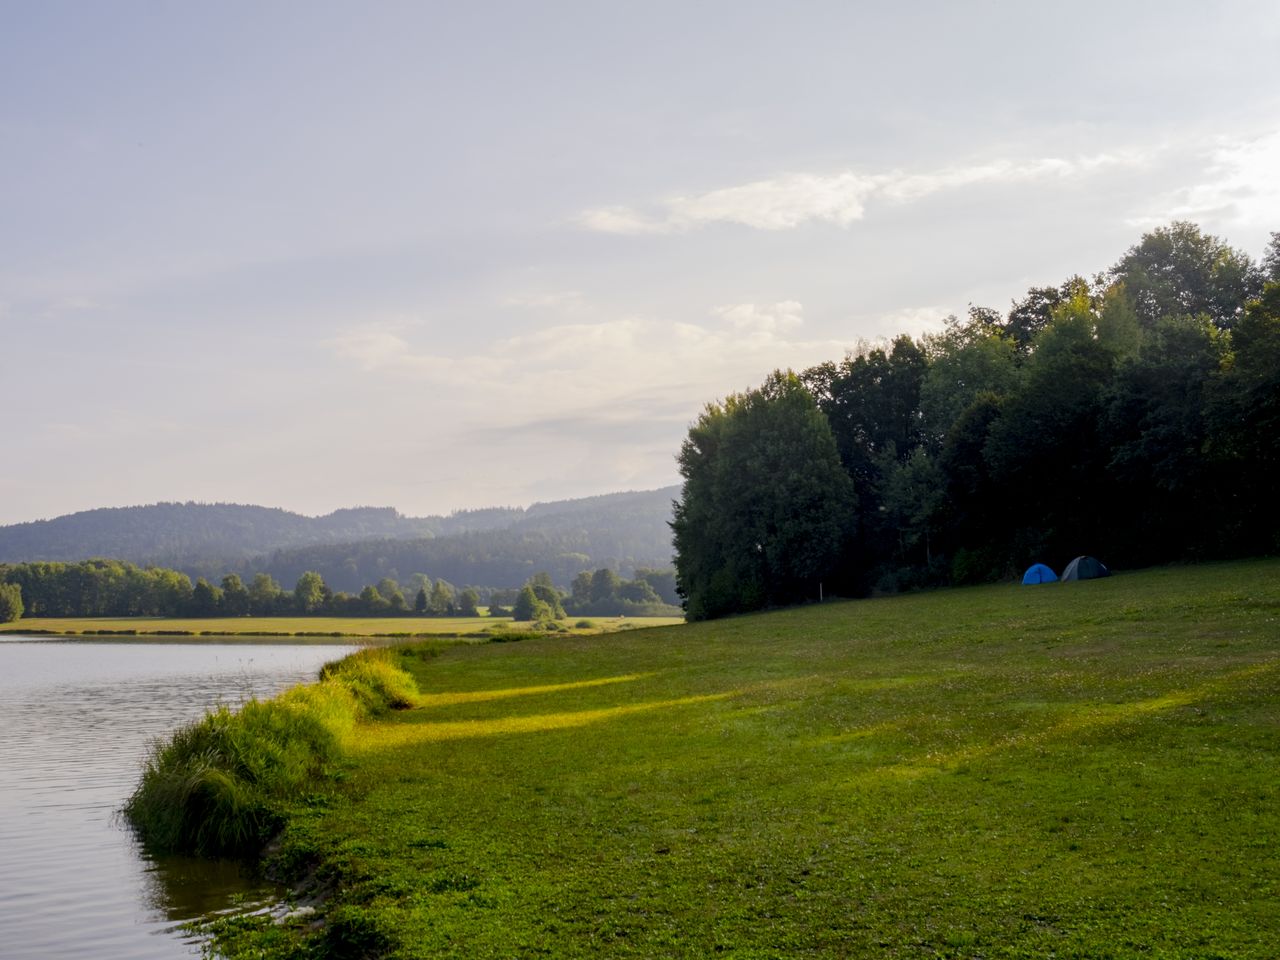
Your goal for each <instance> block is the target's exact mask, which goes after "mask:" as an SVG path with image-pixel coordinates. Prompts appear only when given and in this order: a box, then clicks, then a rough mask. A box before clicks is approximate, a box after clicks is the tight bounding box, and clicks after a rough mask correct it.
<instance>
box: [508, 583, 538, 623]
mask: <svg viewBox="0 0 1280 960" xmlns="http://www.w3.org/2000/svg"><path fill="white" fill-rule="evenodd" d="M538 603H539V600H538V596H537V594H535V593H534V592H533V587H531V586H530V585H529V584H527V583H526V584H525V585H524V586H523V587H521V588H520V593H519V595H517V597H516V602H515V606H513V607H512V608H511V618H512V619H513V620H521V621H523V620H533V619H535V617H536V614H537V609H538ZM543 606H545V604H544V605H543Z"/></svg>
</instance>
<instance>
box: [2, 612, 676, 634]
mask: <svg viewBox="0 0 1280 960" xmlns="http://www.w3.org/2000/svg"><path fill="white" fill-rule="evenodd" d="M681 622H682V621H681V620H680V619H679V618H676V617H587V618H585V619H579V618H576V617H570V618H569V619H566V620H564V621H561V623H562V626H563V627H564V628H565V630H566V631H567V632H570V633H579V634H595V633H602V632H611V631H615V630H623V629H633V628H636V627H658V626H669V625H671V624H674V623H681ZM579 623H589V624H590V626H577V624H579ZM528 627H529V625H528V624H527V623H523V624H522V623H516V622H515V621H513V620H512V619H511V618H510V617H200V618H190V619H165V618H161V617H96V618H94V617H31V618H29V619H25V620H19V621H16V622H14V623H6V624H3V625H0V633H37V634H55V635H58V636H85V635H91V636H92V635H106V636H110V635H125V636H135V635H136V636H218V637H241V636H243V637H272V636H303V637H305V636H308V635H310V636H342V637H414V636H431V635H439V634H446V635H450V636H461V635H467V634H475V633H494V632H499V631H502V630H527V629H528Z"/></svg>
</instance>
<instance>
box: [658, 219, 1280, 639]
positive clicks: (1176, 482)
mask: <svg viewBox="0 0 1280 960" xmlns="http://www.w3.org/2000/svg"><path fill="white" fill-rule="evenodd" d="M680 468H681V474H682V476H683V477H684V485H683V487H682V490H681V498H680V502H679V503H678V504H677V506H676V511H675V520H674V523H673V528H674V531H675V544H676V567H677V572H678V580H679V586H680V591H681V594H682V595H683V596H684V597H685V598H686V603H687V612H688V615H689V616H690V618H691V619H702V618H709V617H716V616H721V615H724V614H727V613H733V612H738V611H743V610H753V609H759V608H762V607H768V606H775V605H781V604H787V603H796V602H801V601H804V600H808V599H817V598H818V597H819V595H820V593H823V592H825V593H828V594H832V593H840V594H845V595H858V594H865V593H867V592H871V591H885V592H887V591H895V590H901V589H907V588H913V587H920V586H929V585H941V584H948V583H973V582H979V581H984V580H992V579H998V578H1002V577H1009V576H1012V575H1014V574H1015V573H1016V572H1018V571H1020V570H1021V569H1022V568H1023V567H1025V566H1026V565H1027V564H1029V563H1031V562H1033V561H1043V562H1046V563H1048V564H1050V565H1051V566H1053V567H1055V568H1056V569H1061V568H1062V566H1063V565H1064V564H1065V563H1066V562H1067V561H1068V560H1069V559H1070V558H1071V557H1073V556H1075V555H1077V554H1083V553H1088V554H1094V555H1097V556H1100V557H1103V558H1104V559H1105V560H1106V561H1107V562H1108V563H1111V564H1113V565H1119V566H1130V567H1132V566H1141V565H1149V564H1154V563H1162V562H1168V561H1175V560H1195V559H1207V558H1215V557H1231V556H1245V555H1253V554H1259V553H1265V552H1269V551H1274V550H1275V549H1276V548H1277V546H1280V505H1278V503H1277V497H1276V489H1277V488H1276V479H1275V478H1276V477H1277V476H1280V234H1272V239H1271V243H1270V245H1269V246H1268V248H1267V250H1266V252H1265V254H1264V257H1263V259H1262V261H1261V262H1260V263H1257V262H1255V261H1254V260H1253V259H1252V258H1251V257H1250V256H1249V255H1248V254H1246V253H1244V252H1242V251H1240V250H1237V249H1234V248H1232V247H1230V246H1229V245H1228V244H1227V243H1225V242H1224V241H1223V240H1221V239H1219V238H1217V237H1214V236H1210V235H1207V234H1205V233H1203V232H1202V231H1201V230H1200V229H1199V228H1198V227H1197V226H1196V225H1194V224H1191V223H1185V222H1178V223H1173V224H1171V225H1170V226H1168V227H1165V228H1161V229H1157V230H1155V231H1153V232H1151V233H1148V234H1146V235H1144V236H1143V237H1142V238H1141V239H1140V241H1139V242H1138V243H1136V244H1135V245H1134V246H1133V247H1131V248H1130V249H1129V250H1128V251H1127V252H1126V253H1125V254H1124V255H1123V256H1122V257H1121V258H1120V260H1119V261H1118V262H1117V263H1116V264H1115V265H1114V266H1113V267H1112V268H1111V269H1110V270H1108V271H1106V272H1105V273H1103V274H1100V275H1098V276H1096V277H1093V278H1090V279H1085V278H1083V277H1079V276H1073V277H1070V278H1069V279H1067V280H1066V281H1064V282H1062V283H1060V284H1058V285H1056V286H1046V287H1036V288H1032V289H1031V290H1029V291H1027V295H1026V296H1025V297H1024V298H1023V299H1021V300H1019V301H1016V302H1014V303H1013V304H1012V305H1011V307H1010V309H1009V310H1008V311H1004V312H1002V311H999V310H995V309H990V308H985V307H979V306H971V307H970V308H969V310H968V312H967V315H965V316H964V317H952V318H950V320H949V321H948V323H947V325H946V329H945V330H943V331H942V332H940V333H937V334H933V335H927V336H924V337H920V338H912V337H910V336H905V335H904V336H900V337H898V338H896V339H895V340H893V341H892V342H891V343H888V344H885V345H883V346H880V347H876V348H874V349H867V350H864V351H862V352H860V353H858V354H856V355H849V356H846V357H845V358H844V359H843V360H840V361H832V362H828V363H824V364H821V365H819V366H817V367H814V368H811V369H809V370H805V371H802V372H800V373H792V372H785V373H784V372H777V373H775V374H774V375H772V376H771V377H770V378H769V379H768V380H767V382H766V383H765V384H764V385H763V386H761V387H760V388H758V389H756V390H751V391H748V392H747V393H743V394H735V395H733V396H730V397H728V398H726V399H725V400H723V401H721V402H719V403H713V404H710V405H709V406H708V407H707V408H706V410H705V411H704V412H703V414H702V415H701V417H700V418H699V419H698V421H697V422H696V423H695V424H694V425H693V426H692V427H691V429H690V431H689V436H688V438H687V439H686V441H685V443H684V445H683V447H682V449H681V453H680Z"/></svg>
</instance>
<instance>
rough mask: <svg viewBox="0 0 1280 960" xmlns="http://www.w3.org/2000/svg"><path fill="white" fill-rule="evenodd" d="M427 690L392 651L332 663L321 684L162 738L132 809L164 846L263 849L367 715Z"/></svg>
mask: <svg viewBox="0 0 1280 960" xmlns="http://www.w3.org/2000/svg"><path fill="white" fill-rule="evenodd" d="M418 696H419V695H418V689H417V685H416V683H414V681H413V679H412V678H411V677H410V676H409V675H408V674H407V673H405V672H404V671H403V670H401V669H400V668H399V667H397V666H396V665H395V664H394V662H393V660H392V655H391V653H390V652H389V651H386V650H362V651H360V652H358V653H356V654H353V655H352V656H350V657H347V658H345V659H344V660H340V661H338V662H336V663H332V664H328V665H327V666H326V667H325V668H324V669H323V670H322V671H321V676H320V681H319V682H318V683H315V684H310V685H307V686H302V687H295V688H293V689H291V690H288V691H286V692H285V693H283V694H281V695H280V696H279V697H277V698H275V699H272V700H250V701H249V702H248V703H246V704H245V705H244V706H243V707H241V708H240V709H239V710H231V709H230V708H228V707H225V706H223V707H218V708H217V709H215V710H212V711H210V712H209V713H208V714H206V715H205V716H204V717H203V718H202V719H200V720H198V721H196V722H194V723H192V724H189V725H188V726H186V727H183V728H181V729H180V730H178V731H177V732H176V733H175V734H174V735H173V736H172V738H171V739H170V740H168V741H167V742H164V741H160V742H158V743H157V744H156V745H155V747H154V748H153V750H152V753H151V756H150V757H149V758H148V760H147V763H146V766H145V767H144V769H143V773H142V779H141V781H140V782H139V784H138V787H137V789H136V790H135V791H134V793H133V795H132V796H131V797H130V798H129V800H128V802H127V803H126V805H125V808H124V815H125V818H126V820H128V822H129V823H130V824H132V826H133V827H134V829H135V830H136V831H137V832H138V835H139V836H140V837H141V838H142V840H143V842H144V843H145V844H146V845H147V846H148V847H149V848H150V849H153V850H156V851H164V852H181V853H195V854H201V855H205V856H227V855H231V856H245V855H251V854H254V853H256V852H257V851H259V850H260V849H261V848H262V847H263V845H264V844H265V843H266V842H267V841H268V840H269V839H270V838H271V837H272V835H273V834H275V833H276V831H277V830H278V829H279V827H280V825H281V823H282V822H283V816H284V810H285V808H286V807H287V806H289V805H290V804H291V803H296V802H297V801H298V800H299V798H301V797H306V796H308V795H311V794H313V793H314V792H315V791H314V788H315V787H316V786H318V785H320V784H322V783H323V782H324V781H326V780H329V779H332V777H333V775H334V771H335V768H336V766H337V764H338V762H339V761H340V760H341V758H342V755H343V749H344V745H345V744H346V743H347V742H348V741H349V739H350V737H351V734H352V732H353V731H354V729H355V726H356V724H357V723H358V722H359V721H361V720H365V719H370V718H376V717H381V716H384V715H386V714H387V713H388V712H390V711H391V710H395V709H402V708H405V707H409V706H413V705H414V704H416V703H417V702H418Z"/></svg>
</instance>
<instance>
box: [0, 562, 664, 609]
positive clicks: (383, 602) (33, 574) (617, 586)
mask: <svg viewBox="0 0 1280 960" xmlns="http://www.w3.org/2000/svg"><path fill="white" fill-rule="evenodd" d="M678 599H679V598H678V597H677V596H676V592H675V571H673V570H653V569H644V568H641V569H639V570H637V571H636V575H635V579H633V580H624V579H622V578H621V577H619V576H618V574H617V573H616V572H615V571H613V570H611V569H608V568H600V569H598V570H596V571H595V572H594V573H592V572H590V571H587V570H582V571H579V573H578V575H577V576H576V577H574V578H573V583H572V585H571V588H570V590H569V591H568V592H566V591H562V590H560V589H559V588H557V587H556V586H555V584H554V583H553V581H552V579H551V576H550V575H549V574H548V573H547V572H546V571H538V572H537V573H535V574H533V575H532V576H530V577H529V578H528V579H527V580H526V581H525V583H524V585H523V587H522V588H518V589H511V588H507V589H492V588H476V587H471V586H467V587H462V588H461V589H459V588H458V587H455V586H454V585H453V584H452V583H450V582H448V581H447V580H444V579H443V578H437V579H435V580H433V579H432V578H431V577H429V576H427V575H426V574H422V573H415V574H413V575H411V576H410V577H408V578H407V579H406V580H405V582H404V583H400V582H399V581H397V580H395V579H393V578H391V577H383V578H382V579H380V580H379V581H378V582H377V583H370V584H366V585H365V586H364V587H363V588H362V589H359V590H358V591H357V592H354V593H348V592H345V591H341V590H337V591H335V590H334V589H332V588H331V587H330V585H329V584H327V583H326V582H325V580H324V577H322V576H321V575H320V574H319V573H317V572H316V571H314V570H308V571H304V572H303V573H302V574H301V575H300V576H299V577H298V578H297V581H296V583H295V584H294V586H293V589H292V590H285V589H284V588H282V587H281V586H280V584H279V583H278V582H277V581H276V580H275V578H274V577H272V576H271V575H270V574H267V573H258V574H255V575H254V576H253V577H252V578H251V579H250V580H249V581H248V582H247V583H246V582H245V581H244V580H242V579H241V578H240V576H239V574H236V573H228V574H226V575H225V576H223V577H222V578H221V581H220V582H219V583H218V584H216V585H215V584H214V583H210V582H209V581H208V580H206V579H205V578H203V577H200V578H199V579H197V580H196V581H195V583H194V584H193V583H192V582H191V578H190V577H188V576H187V575H186V574H185V573H182V572H181V571H178V570H171V569H168V568H165V567H139V566H137V565H135V564H132V563H129V562H127V561H122V560H83V561H80V562H78V563H63V562H61V561H56V560H37V561H33V562H31V563H18V564H0V623H6V622H9V621H11V620H17V619H19V618H20V617H22V616H23V615H24V614H25V615H26V616H28V617H243V616H259V617H266V616H310V615H329V616H422V617H429V616H437V617H457V616H460V617H474V616H479V615H480V612H481V611H480V606H481V604H488V605H489V606H490V613H491V614H493V615H496V616H505V615H508V614H511V613H513V612H514V615H515V617H516V619H518V620H547V619H552V618H553V617H554V618H558V617H564V616H565V615H566V612H567V613H569V614H577V615H591V616H671V615H673V614H678V613H679V608H678V607H673V606H672V605H673V604H675V603H678ZM534 601H538V602H539V603H540V604H542V606H537V605H535V604H534ZM504 604H505V605H506V606H504Z"/></svg>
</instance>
